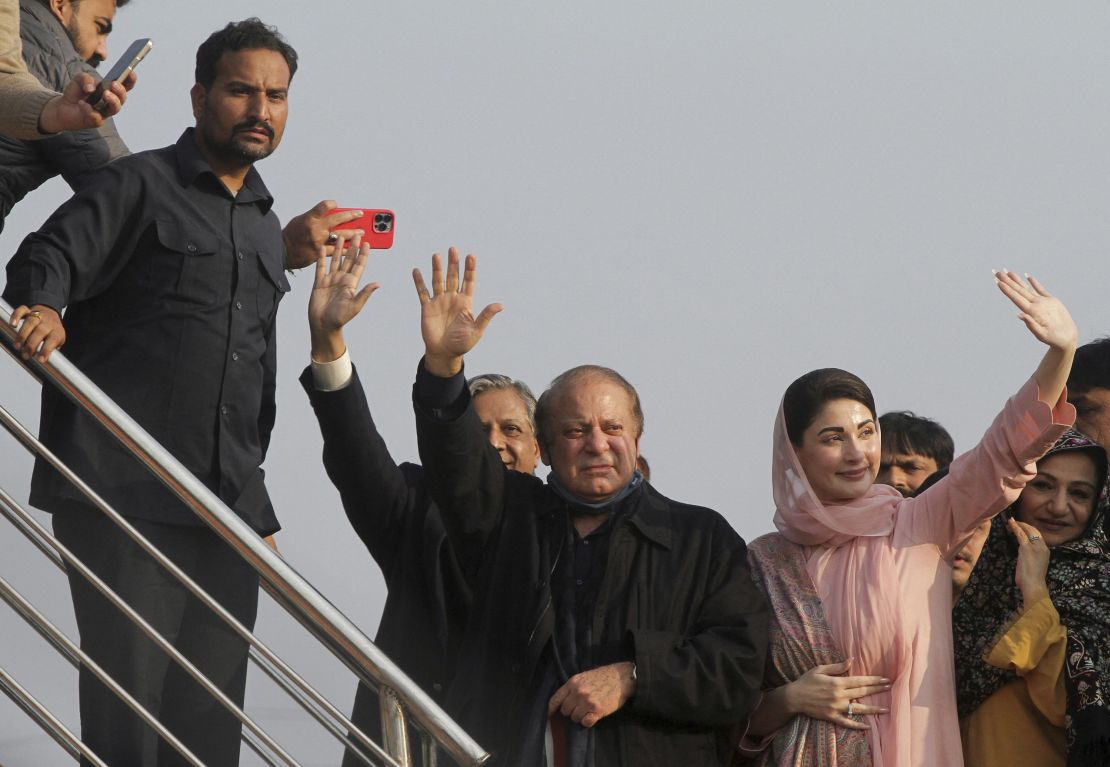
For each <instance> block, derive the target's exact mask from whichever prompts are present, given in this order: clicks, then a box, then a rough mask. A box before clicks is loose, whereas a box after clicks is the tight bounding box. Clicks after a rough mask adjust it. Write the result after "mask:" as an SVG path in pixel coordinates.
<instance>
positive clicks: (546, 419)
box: [537, 365, 644, 447]
mask: <svg viewBox="0 0 1110 767" xmlns="http://www.w3.org/2000/svg"><path fill="white" fill-rule="evenodd" d="M594 377H596V378H601V379H604V380H606V381H609V382H610V383H613V384H616V385H617V386H619V387H621V388H622V389H624V390H625V391H626V392H627V393H628V397H629V399H631V400H632V417H633V418H634V419H635V421H636V436H637V437H639V436H641V435H642V434H643V433H644V410H643V408H642V407H641V405H640V394H639V392H637V391H636V387H635V386H633V385H632V384H630V383H629V382H628V379H627V378H625V377H624V376H622V375H621V374H620V373H618V372H617V371H615V370H613V369H612V368H607V367H603V366H601V365H579V366H578V367H576V368H571V369H570V370H568V371H566V372H565V373H560V374H559V375H558V376H556V377H555V380H554V381H552V382H551V385H550V386H548V387H547V391H545V392H544V393H543V394H541V395H540V401H539V404H538V406H537V410H538V413H537V420H538V422H539V432H538V433H537V436H538V437H539V440H540V444H541V445H543V446H545V447H546V446H547V445H548V444H550V440H551V437H552V434H551V428H552V424H551V418H552V412H551V411H552V408H553V407H554V402H555V400H556V399H557V398H558V397H559V395H560V394H561V393H562V392H563V390H564V389H566V388H567V387H569V386H570V385H571V384H574V383H577V382H578V381H580V380H582V379H584V378H594Z"/></svg>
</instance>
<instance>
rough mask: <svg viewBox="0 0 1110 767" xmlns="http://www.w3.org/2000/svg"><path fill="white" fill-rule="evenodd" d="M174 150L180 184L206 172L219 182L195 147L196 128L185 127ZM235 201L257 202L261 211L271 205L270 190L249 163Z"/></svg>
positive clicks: (186, 183) (264, 211)
mask: <svg viewBox="0 0 1110 767" xmlns="http://www.w3.org/2000/svg"><path fill="white" fill-rule="evenodd" d="M174 151H175V152H176V153H177V171H178V174H179V177H180V180H181V185H182V186H190V185H192V184H195V183H196V181H197V178H199V177H200V176H202V175H204V174H207V175H208V176H210V177H211V178H212V179H213V180H214V181H216V182H217V183H219V179H218V178H217V177H216V174H215V173H214V172H213V171H212V167H211V166H210V165H209V164H208V161H207V160H205V159H204V155H202V154H201V153H200V149H199V148H198V147H197V142H196V128H186V129H185V132H184V133H182V134H181V138H179V139H178V140H177V144H176V146H175V147H174ZM221 186H222V184H221ZM235 201H236V202H240V203H257V204H258V207H259V208H260V209H261V210H262V212H263V213H268V212H269V211H270V208H271V207H273V204H274V197H273V195H272V194H270V190H269V189H267V188H266V184H265V183H263V181H262V176H260V175H259V173H258V171H257V170H256V169H255V167H254V165H251V169H250V170H249V171H247V177H246V178H245V179H244V180H243V188H242V189H240V190H239V194H238V195H237V196H236V197H235Z"/></svg>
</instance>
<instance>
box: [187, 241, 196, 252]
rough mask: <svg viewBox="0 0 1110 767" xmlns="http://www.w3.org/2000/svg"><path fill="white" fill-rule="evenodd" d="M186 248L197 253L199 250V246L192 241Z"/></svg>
mask: <svg viewBox="0 0 1110 767" xmlns="http://www.w3.org/2000/svg"><path fill="white" fill-rule="evenodd" d="M185 249H186V250H188V251H189V252H190V253H196V252H197V246H196V245H194V244H193V243H191V242H190V243H189V244H188V245H186V246H185Z"/></svg>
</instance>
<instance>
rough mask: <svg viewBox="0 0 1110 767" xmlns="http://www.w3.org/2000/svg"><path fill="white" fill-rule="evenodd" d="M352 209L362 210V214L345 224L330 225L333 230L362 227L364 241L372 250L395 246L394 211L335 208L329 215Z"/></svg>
mask: <svg viewBox="0 0 1110 767" xmlns="http://www.w3.org/2000/svg"><path fill="white" fill-rule="evenodd" d="M350 210H358V211H362V216H361V217H360V218H356V219H355V220H354V221H348V222H347V223H345V224H339V225H337V226H329V227H328V229H332V230H345V229H361V230H362V231H363V235H362V241H363V242H364V243H365V244H367V245H369V246H370V248H371V249H372V250H388V249H389V248H392V247H393V225H394V221H395V216H394V215H393V211H391V210H384V209H373V208H333V209H332V210H330V211H328V215H329V216H330V215H333V214H335V213H346V212H347V211H350Z"/></svg>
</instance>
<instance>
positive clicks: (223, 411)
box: [220, 405, 227, 415]
mask: <svg viewBox="0 0 1110 767" xmlns="http://www.w3.org/2000/svg"><path fill="white" fill-rule="evenodd" d="M220 415H227V405H220Z"/></svg>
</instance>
